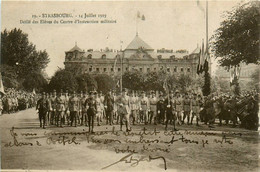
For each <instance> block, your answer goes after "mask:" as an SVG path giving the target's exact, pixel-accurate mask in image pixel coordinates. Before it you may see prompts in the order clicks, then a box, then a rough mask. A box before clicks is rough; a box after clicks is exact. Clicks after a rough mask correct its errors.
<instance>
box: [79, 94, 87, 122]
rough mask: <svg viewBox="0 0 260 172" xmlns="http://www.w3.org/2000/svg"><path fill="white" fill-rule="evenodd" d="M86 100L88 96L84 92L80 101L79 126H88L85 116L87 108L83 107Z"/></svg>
mask: <svg viewBox="0 0 260 172" xmlns="http://www.w3.org/2000/svg"><path fill="white" fill-rule="evenodd" d="M87 99H88V95H87V93H86V92H84V95H83V98H82V99H81V100H80V101H81V109H82V118H81V125H85V126H88V115H87V110H88V107H87V106H85V102H86V100H87Z"/></svg>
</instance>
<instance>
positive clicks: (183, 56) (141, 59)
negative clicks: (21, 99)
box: [64, 35, 200, 77]
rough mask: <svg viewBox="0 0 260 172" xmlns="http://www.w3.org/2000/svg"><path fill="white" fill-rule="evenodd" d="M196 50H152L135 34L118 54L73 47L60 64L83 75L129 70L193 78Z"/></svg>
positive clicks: (195, 67) (197, 50)
mask: <svg viewBox="0 0 260 172" xmlns="http://www.w3.org/2000/svg"><path fill="white" fill-rule="evenodd" d="M199 51H200V49H199V47H197V48H196V49H195V50H194V51H193V52H192V53H191V54H189V53H188V52H187V51H180V52H179V51H178V52H174V51H173V50H167V49H159V50H154V49H153V48H152V47H150V46H149V45H148V44H147V43H146V42H144V41H143V40H142V39H141V38H140V37H139V36H138V35H136V36H135V38H134V39H133V40H132V42H131V43H130V44H129V45H128V46H127V47H126V48H125V49H124V50H122V51H115V50H110V49H108V48H107V49H105V50H99V51H93V49H88V50H87V51H84V50H82V49H80V48H79V47H78V46H77V45H75V47H73V48H72V49H71V50H70V51H67V52H65V54H66V56H65V62H64V64H65V68H68V67H73V66H80V69H81V71H82V72H83V73H106V74H119V73H121V72H125V71H132V70H139V71H141V72H149V71H156V72H158V71H159V70H165V71H166V72H168V73H171V74H176V75H180V74H186V75H190V76H191V77H196V70H197V64H198V58H199ZM121 60H122V62H121ZM122 70H123V71H122Z"/></svg>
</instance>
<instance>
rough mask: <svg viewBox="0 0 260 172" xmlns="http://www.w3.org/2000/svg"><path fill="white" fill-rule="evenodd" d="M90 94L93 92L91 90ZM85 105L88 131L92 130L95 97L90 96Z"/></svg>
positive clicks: (95, 106) (95, 109)
mask: <svg viewBox="0 0 260 172" xmlns="http://www.w3.org/2000/svg"><path fill="white" fill-rule="evenodd" d="M90 94H93V93H92V92H91V93H90ZM85 107H88V109H87V115H88V126H89V132H94V118H95V115H96V113H97V103H96V99H95V98H94V97H92V96H90V97H89V98H88V99H87V100H86V102H85Z"/></svg>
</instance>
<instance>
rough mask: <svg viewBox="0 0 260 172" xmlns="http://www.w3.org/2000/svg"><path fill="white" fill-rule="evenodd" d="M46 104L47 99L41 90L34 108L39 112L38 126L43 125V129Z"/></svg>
mask: <svg viewBox="0 0 260 172" xmlns="http://www.w3.org/2000/svg"><path fill="white" fill-rule="evenodd" d="M48 106H49V104H48V100H47V99H46V95H45V92H43V93H42V97H41V98H40V99H39V100H38V101H37V105H36V110H38V112H39V120H40V127H43V128H44V129H45V125H46V115H47V112H48Z"/></svg>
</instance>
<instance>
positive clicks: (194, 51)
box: [191, 45, 200, 54]
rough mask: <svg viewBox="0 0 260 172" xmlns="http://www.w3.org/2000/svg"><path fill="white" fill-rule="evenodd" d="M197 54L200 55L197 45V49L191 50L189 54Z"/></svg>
mask: <svg viewBox="0 0 260 172" xmlns="http://www.w3.org/2000/svg"><path fill="white" fill-rule="evenodd" d="M199 53H200V48H199V46H198V45H197V48H196V49H195V50H193V51H192V53H191V54H199Z"/></svg>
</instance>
